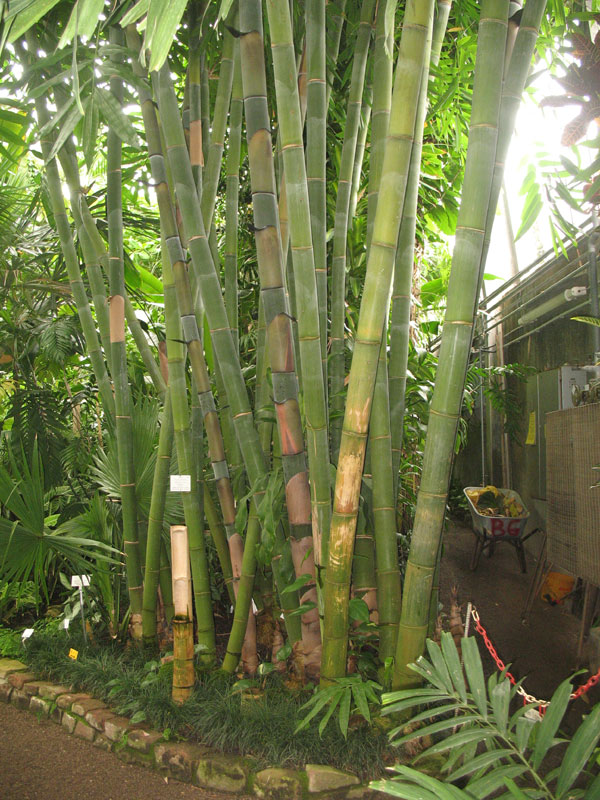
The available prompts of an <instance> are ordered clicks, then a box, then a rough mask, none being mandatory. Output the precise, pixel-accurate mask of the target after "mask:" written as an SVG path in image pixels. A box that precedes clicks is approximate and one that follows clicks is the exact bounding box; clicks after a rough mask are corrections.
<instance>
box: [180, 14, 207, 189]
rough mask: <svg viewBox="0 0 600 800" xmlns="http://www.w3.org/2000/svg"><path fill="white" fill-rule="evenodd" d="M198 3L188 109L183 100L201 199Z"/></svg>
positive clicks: (193, 18) (193, 25)
mask: <svg viewBox="0 0 600 800" xmlns="http://www.w3.org/2000/svg"><path fill="white" fill-rule="evenodd" d="M198 11H199V8H198V4H196V3H191V4H190V6H189V26H190V30H189V48H190V49H189V59H188V71H187V80H186V90H187V91H186V95H187V100H188V102H187V107H186V103H185V101H184V108H183V114H182V120H183V127H184V130H185V131H186V138H187V139H188V147H189V152H190V162H191V165H192V173H193V175H194V183H195V184H196V191H197V192H198V196H199V197H200V195H201V194H202V189H203V184H204V166H205V161H204V150H205V148H204V142H203V131H202V66H201V62H202V55H201V49H200V36H201V30H200V24H201V22H200V20H199V19H198Z"/></svg>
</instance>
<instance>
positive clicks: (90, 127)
mask: <svg viewBox="0 0 600 800" xmlns="http://www.w3.org/2000/svg"><path fill="white" fill-rule="evenodd" d="M99 121H100V115H99V114H98V108H97V106H96V103H95V102H94V95H93V94H92V95H91V97H90V98H89V101H88V103H87V104H86V113H85V115H84V117H83V131H82V133H81V147H82V149H83V157H84V159H85V165H86V167H87V168H88V170H89V169H91V166H92V164H93V162H94V156H95V154H96V142H97V141H98V124H99Z"/></svg>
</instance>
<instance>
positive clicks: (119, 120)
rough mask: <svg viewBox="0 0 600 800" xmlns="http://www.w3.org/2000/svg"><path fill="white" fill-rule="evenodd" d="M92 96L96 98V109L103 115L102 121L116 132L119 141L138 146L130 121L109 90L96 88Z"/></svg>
mask: <svg viewBox="0 0 600 800" xmlns="http://www.w3.org/2000/svg"><path fill="white" fill-rule="evenodd" d="M94 97H95V98H96V101H97V104H98V109H99V110H100V113H101V114H102V116H103V117H104V121H105V122H106V124H107V125H108V126H109V127H110V129H111V130H112V131H114V133H116V134H117V136H118V137H119V139H121V141H123V142H125V144H129V145H131V146H132V147H138V146H139V137H138V135H137V132H136V130H135V128H134V127H133V125H132V124H131V121H130V120H129V118H128V117H127V116H125V114H123V112H122V111H121V106H120V105H119V103H118V102H117V100H116V99H115V98H114V97H113V95H112V94H111V93H110V92H107V91H106V89H100V88H98V89H96V92H95V95H94Z"/></svg>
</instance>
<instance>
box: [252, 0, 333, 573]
mask: <svg viewBox="0 0 600 800" xmlns="http://www.w3.org/2000/svg"><path fill="white" fill-rule="evenodd" d="M267 11H268V17H269V29H270V33H271V47H272V52H273V67H274V72H275V90H276V96H277V108H278V114H279V121H280V141H281V148H282V152H283V163H284V170H285V177H286V188H287V197H288V205H289V210H290V212H292V213H290V218H289V228H290V242H291V251H292V259H293V271H294V282H295V289H296V311H297V318H298V340H299V349H300V371H301V373H302V389H303V398H304V414H305V421H306V439H307V452H308V464H309V475H310V484H311V502H312V524H313V542H314V548H315V552H320V554H321V557H320V559H319V558H318V557H316V558H315V561H316V563H317V564H322V565H324V564H325V562H326V552H327V536H328V532H329V521H330V514H331V492H330V487H329V442H328V434H327V409H326V406H325V389H324V383H323V371H322V369H321V338H320V336H321V334H320V329H319V307H318V299H317V286H316V277H315V263H314V257H313V246H312V234H311V221H310V205H309V199H308V188H307V181H306V169H305V161H304V145H303V137H302V124H301V111H300V103H299V98H298V85H297V80H296V74H297V71H296V58H295V55H294V45H293V41H292V30H291V22H290V14H289V8H288V5H287V3H279V2H277V3H275V2H270V1H269V0H268V2H267ZM318 582H319V583H320V582H321V581H320V579H318Z"/></svg>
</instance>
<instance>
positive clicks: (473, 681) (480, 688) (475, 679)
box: [461, 636, 488, 719]
mask: <svg viewBox="0 0 600 800" xmlns="http://www.w3.org/2000/svg"><path fill="white" fill-rule="evenodd" d="M461 647H462V654H463V662H464V665H465V672H466V673H467V680H468V681H469V688H470V690H471V694H472V695H473V699H474V700H475V702H476V704H477V708H478V709H479V713H480V714H481V716H482V717H483V718H484V719H487V714H488V708H487V694H486V691H485V676H484V674H483V666H482V664H481V655H480V654H479V647H478V646H477V641H476V640H475V639H474V638H473V637H471V636H465V637H464V638H463V640H462V642H461Z"/></svg>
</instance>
